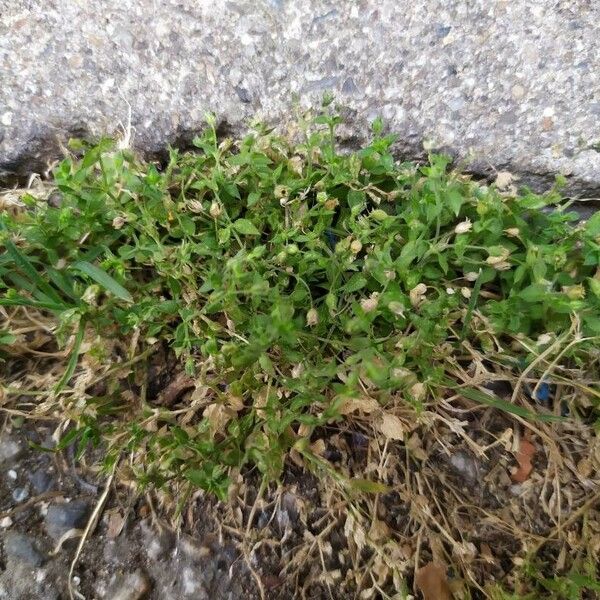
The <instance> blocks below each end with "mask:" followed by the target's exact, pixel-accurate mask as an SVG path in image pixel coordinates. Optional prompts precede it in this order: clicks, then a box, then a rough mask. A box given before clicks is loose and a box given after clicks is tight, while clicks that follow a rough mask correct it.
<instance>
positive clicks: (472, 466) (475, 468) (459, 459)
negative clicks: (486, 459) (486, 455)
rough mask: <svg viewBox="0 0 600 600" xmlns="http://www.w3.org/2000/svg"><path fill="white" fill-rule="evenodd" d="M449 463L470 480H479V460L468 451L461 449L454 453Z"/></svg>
mask: <svg viewBox="0 0 600 600" xmlns="http://www.w3.org/2000/svg"><path fill="white" fill-rule="evenodd" d="M449 463H450V465H451V466H452V468H453V469H454V470H455V471H456V473H457V474H458V475H460V476H461V477H464V478H465V479H467V480H468V481H470V482H474V481H477V479H478V477H479V470H480V469H479V462H478V461H477V460H476V459H475V458H474V457H472V456H470V455H469V454H467V453H466V452H463V451H462V450H459V451H458V452H456V453H455V454H453V455H452V456H451V457H450V459H449Z"/></svg>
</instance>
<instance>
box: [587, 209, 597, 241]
mask: <svg viewBox="0 0 600 600" xmlns="http://www.w3.org/2000/svg"><path fill="white" fill-rule="evenodd" d="M585 231H586V233H587V234H588V235H589V236H591V237H593V238H596V237H598V236H599V235H600V212H597V213H595V214H594V216H593V217H590V218H589V219H588V222H587V223H586V224H585Z"/></svg>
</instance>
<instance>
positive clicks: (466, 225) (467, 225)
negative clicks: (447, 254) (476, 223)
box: [454, 219, 473, 234]
mask: <svg viewBox="0 0 600 600" xmlns="http://www.w3.org/2000/svg"><path fill="white" fill-rule="evenodd" d="M472 227H473V223H471V221H470V220H469V219H465V220H464V221H463V222H462V223H459V224H458V225H457V226H456V227H455V228H454V233H456V234H461V233H467V231H471V228H472Z"/></svg>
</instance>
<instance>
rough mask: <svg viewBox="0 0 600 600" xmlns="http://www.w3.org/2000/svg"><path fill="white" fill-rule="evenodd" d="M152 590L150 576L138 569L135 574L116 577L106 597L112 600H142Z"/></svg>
mask: <svg viewBox="0 0 600 600" xmlns="http://www.w3.org/2000/svg"><path fill="white" fill-rule="evenodd" d="M151 588H152V585H151V583H150V580H149V579H148V576H147V575H146V574H145V573H144V572H143V571H142V570H141V569H137V570H136V571H134V572H133V573H126V574H119V575H116V576H115V577H114V578H113V580H112V582H111V584H110V586H109V589H108V590H107V592H106V595H105V597H106V598H107V599H108V598H110V599H111V600H142V599H143V598H145V597H146V596H147V595H148V594H149V593H150V590H151Z"/></svg>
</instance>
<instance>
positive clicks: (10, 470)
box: [7, 469, 17, 481]
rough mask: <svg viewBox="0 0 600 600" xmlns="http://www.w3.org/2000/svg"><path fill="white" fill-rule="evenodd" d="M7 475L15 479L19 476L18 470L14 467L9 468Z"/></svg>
mask: <svg viewBox="0 0 600 600" xmlns="http://www.w3.org/2000/svg"><path fill="white" fill-rule="evenodd" d="M7 475H8V478H9V479H12V480H13V481H14V480H15V479H16V478H17V472H16V471H15V470H14V469H9V470H8V473H7Z"/></svg>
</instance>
